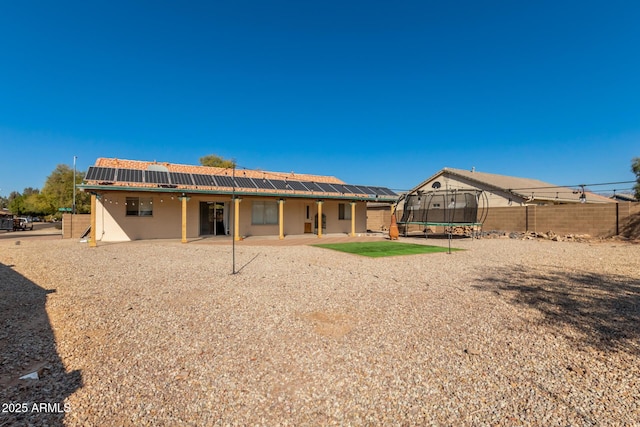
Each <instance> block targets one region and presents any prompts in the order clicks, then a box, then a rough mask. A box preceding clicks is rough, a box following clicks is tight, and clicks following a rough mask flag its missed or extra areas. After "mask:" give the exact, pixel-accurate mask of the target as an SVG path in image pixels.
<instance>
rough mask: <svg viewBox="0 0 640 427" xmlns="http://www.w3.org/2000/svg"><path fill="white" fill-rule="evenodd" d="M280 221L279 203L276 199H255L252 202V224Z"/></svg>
mask: <svg viewBox="0 0 640 427" xmlns="http://www.w3.org/2000/svg"><path fill="white" fill-rule="evenodd" d="M277 223H278V203H277V202H276V201H269V200H266V201H262V200H255V201H253V202H252V203H251V224H253V225H269V224H277Z"/></svg>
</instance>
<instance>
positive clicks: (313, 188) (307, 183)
mask: <svg viewBox="0 0 640 427" xmlns="http://www.w3.org/2000/svg"><path fill="white" fill-rule="evenodd" d="M302 184H303V185H304V186H305V187H307V188H308V189H309V191H320V192H323V191H324V190H323V189H322V188H321V187H318V185H317V184H316V183H315V182H311V181H302Z"/></svg>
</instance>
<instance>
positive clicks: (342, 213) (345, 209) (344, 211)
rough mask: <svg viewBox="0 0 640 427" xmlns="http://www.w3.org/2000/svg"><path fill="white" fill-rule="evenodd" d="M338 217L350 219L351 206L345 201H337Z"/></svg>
mask: <svg viewBox="0 0 640 427" xmlns="http://www.w3.org/2000/svg"><path fill="white" fill-rule="evenodd" d="M338 219H351V206H350V205H347V204H346V203H338Z"/></svg>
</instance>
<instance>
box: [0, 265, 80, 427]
mask: <svg viewBox="0 0 640 427" xmlns="http://www.w3.org/2000/svg"><path fill="white" fill-rule="evenodd" d="M12 267H13V266H11V265H5V264H1V263H0V295H1V296H2V297H1V298H0V362H1V363H0V405H2V407H1V408H0V426H9V425H48V426H62V425H63V423H64V416H65V413H66V412H65V411H69V410H73V408H70V407H68V406H67V407H66V408H65V405H64V400H65V399H66V398H67V397H68V396H69V395H71V394H72V393H73V392H75V391H76V390H77V389H78V388H80V387H82V376H81V373H80V371H73V372H69V373H67V372H66V371H65V368H64V366H63V364H62V361H61V360H60V356H59V355H58V353H57V350H56V343H55V338H54V336H53V331H52V329H51V325H50V323H49V317H48V315H47V312H46V310H45V303H46V301H47V294H49V293H53V292H55V290H46V289H43V288H41V287H40V286H38V285H36V284H35V283H33V282H31V281H30V280H28V279H27V278H25V277H24V276H22V275H21V274H19V273H17V272H16V271H14V270H13V268H12ZM33 372H37V374H38V377H39V379H20V377H21V376H24V375H27V374H31V373H33Z"/></svg>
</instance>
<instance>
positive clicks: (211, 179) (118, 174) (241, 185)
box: [85, 166, 398, 197]
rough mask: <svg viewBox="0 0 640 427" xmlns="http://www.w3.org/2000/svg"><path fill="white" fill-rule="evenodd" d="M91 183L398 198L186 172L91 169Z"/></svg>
mask: <svg viewBox="0 0 640 427" xmlns="http://www.w3.org/2000/svg"><path fill="white" fill-rule="evenodd" d="M85 179H86V180H87V181H99V182H133V183H149V184H158V185H160V186H177V185H189V186H196V187H226V188H232V187H235V188H238V189H251V190H256V189H260V190H293V191H305V192H312V193H337V194H366V195H369V196H375V197H377V196H392V197H397V196H398V195H397V194H396V193H394V192H393V191H392V190H390V189H388V188H386V187H370V186H366V185H350V184H329V183H325V182H311V181H288V180H282V179H268V178H247V177H235V185H234V180H233V178H232V177H231V176H228V175H204V174H197V173H184V172H164V171H156V170H139V169H121V168H104V167H97V166H91V167H89V170H88V171H87V175H86V176H85Z"/></svg>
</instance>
